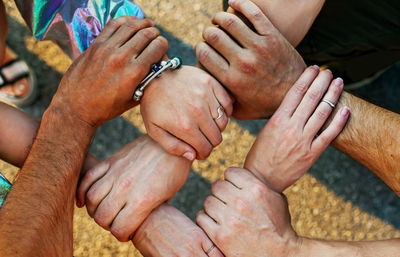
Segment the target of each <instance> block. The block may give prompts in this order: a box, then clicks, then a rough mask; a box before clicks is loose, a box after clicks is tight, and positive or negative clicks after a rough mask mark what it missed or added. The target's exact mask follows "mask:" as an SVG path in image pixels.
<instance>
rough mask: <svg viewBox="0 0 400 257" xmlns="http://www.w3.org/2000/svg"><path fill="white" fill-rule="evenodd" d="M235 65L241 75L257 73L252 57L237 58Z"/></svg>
mask: <svg viewBox="0 0 400 257" xmlns="http://www.w3.org/2000/svg"><path fill="white" fill-rule="evenodd" d="M237 65H238V68H239V71H240V72H241V73H244V74H247V75H254V74H256V72H257V62H256V60H255V59H254V57H250V56H247V57H243V56H239V57H238V59H237Z"/></svg>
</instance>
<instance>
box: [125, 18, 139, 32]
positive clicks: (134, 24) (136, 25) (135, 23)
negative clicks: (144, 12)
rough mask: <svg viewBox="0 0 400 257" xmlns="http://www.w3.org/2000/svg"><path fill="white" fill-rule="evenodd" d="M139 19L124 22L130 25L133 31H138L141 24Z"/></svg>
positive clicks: (127, 25) (126, 25)
mask: <svg viewBox="0 0 400 257" xmlns="http://www.w3.org/2000/svg"><path fill="white" fill-rule="evenodd" d="M139 24H140V23H139V20H129V21H127V22H125V23H124V25H122V26H124V27H128V28H129V29H131V30H133V31H137V30H138V29H139V28H140V26H139Z"/></svg>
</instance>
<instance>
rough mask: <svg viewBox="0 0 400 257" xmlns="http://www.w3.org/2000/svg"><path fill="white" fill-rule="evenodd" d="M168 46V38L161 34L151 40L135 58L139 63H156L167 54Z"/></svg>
mask: <svg viewBox="0 0 400 257" xmlns="http://www.w3.org/2000/svg"><path fill="white" fill-rule="evenodd" d="M168 47H169V45H168V40H167V39H165V38H164V37H162V36H158V37H157V38H156V39H154V40H153V41H151V43H150V44H149V45H148V46H147V47H146V48H145V49H144V50H143V52H142V53H141V54H140V55H139V56H138V57H137V58H136V59H137V60H138V61H139V63H145V64H148V65H151V64H154V63H158V62H159V61H160V60H161V59H162V58H163V57H164V56H165V55H166V54H167V50H168Z"/></svg>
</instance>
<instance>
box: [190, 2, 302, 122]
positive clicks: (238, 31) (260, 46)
mask: <svg viewBox="0 0 400 257" xmlns="http://www.w3.org/2000/svg"><path fill="white" fill-rule="evenodd" d="M231 7H232V8H233V9H235V10H236V11H238V12H240V13H242V14H243V15H244V16H245V17H246V18H247V19H248V20H249V21H250V22H251V24H252V25H253V26H254V28H255V30H256V31H255V32H254V31H253V30H252V29H251V28H249V27H248V26H247V25H246V24H245V23H244V22H243V21H242V20H241V19H240V18H239V17H238V16H236V15H234V14H230V13H224V12H221V13H217V14H216V15H215V16H214V18H213V19H212V21H213V23H214V24H216V25H219V26H220V28H216V27H208V28H206V29H205V30H204V32H203V37H204V40H205V41H206V43H203V42H202V43H199V44H198V45H197V46H196V54H197V57H198V59H199V61H200V63H201V64H202V65H203V66H204V67H205V68H206V69H207V70H208V71H209V72H210V73H211V74H212V75H213V76H214V77H215V78H217V79H218V81H219V82H221V83H222V84H223V85H224V86H225V87H226V88H227V89H228V90H229V91H230V92H231V93H232V94H233V96H234V97H235V99H236V101H235V103H234V106H233V116H234V117H235V118H238V119H264V118H268V117H270V116H271V115H272V114H273V112H274V111H275V110H276V109H277V108H278V106H279V104H280V102H281V101H282V99H283V97H284V95H285V94H286V92H287V91H288V90H289V88H290V87H291V86H292V85H293V83H294V82H295V81H296V80H297V78H298V77H299V76H300V74H301V73H302V72H303V71H304V69H305V67H306V66H305V64H304V61H303V60H302V58H301V56H300V55H299V54H298V53H297V52H296V50H295V49H294V48H293V47H292V46H291V45H290V43H289V42H288V41H287V40H286V39H285V38H284V37H283V36H282V35H281V34H280V33H279V31H278V30H277V29H276V28H275V27H274V26H273V25H272V24H271V22H270V21H269V20H268V18H267V17H266V16H265V15H264V14H263V13H262V11H261V10H260V9H259V8H258V7H257V6H256V5H255V4H253V3H252V2H251V1H248V0H235V1H233V3H231ZM228 33H229V34H228ZM214 49H215V50H214Z"/></svg>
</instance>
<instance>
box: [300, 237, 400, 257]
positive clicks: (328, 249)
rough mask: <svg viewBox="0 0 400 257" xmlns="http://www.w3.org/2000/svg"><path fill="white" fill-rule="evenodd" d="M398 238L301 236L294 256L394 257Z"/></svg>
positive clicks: (399, 245) (397, 246)
mask: <svg viewBox="0 0 400 257" xmlns="http://www.w3.org/2000/svg"><path fill="white" fill-rule="evenodd" d="M399 250H400V240H399V239H393V240H382V241H365V242H335V241H322V240H314V239H307V238H303V244H302V250H301V253H300V254H296V257H314V256H315V257H341V256H354V257H395V256H398V254H399Z"/></svg>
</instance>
